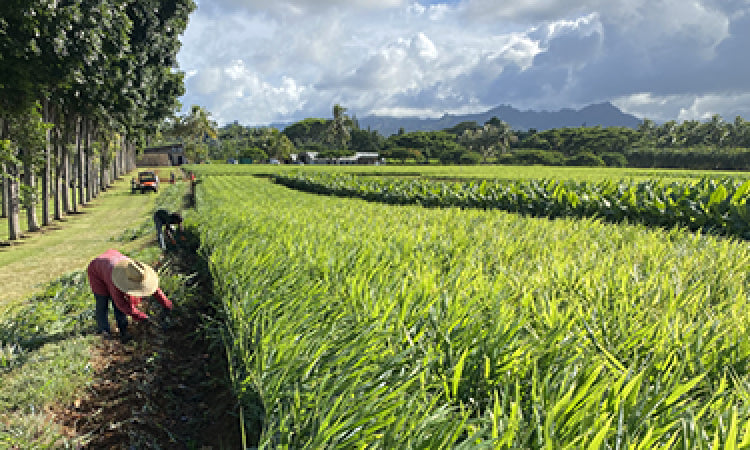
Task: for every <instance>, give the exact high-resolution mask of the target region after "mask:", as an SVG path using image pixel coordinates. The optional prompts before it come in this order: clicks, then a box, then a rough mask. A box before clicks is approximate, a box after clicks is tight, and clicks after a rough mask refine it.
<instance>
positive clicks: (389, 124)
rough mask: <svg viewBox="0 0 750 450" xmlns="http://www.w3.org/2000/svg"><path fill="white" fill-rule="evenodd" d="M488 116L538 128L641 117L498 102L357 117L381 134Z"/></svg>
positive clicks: (634, 122) (604, 107)
mask: <svg viewBox="0 0 750 450" xmlns="http://www.w3.org/2000/svg"><path fill="white" fill-rule="evenodd" d="M492 117H498V118H500V119H501V120H503V121H505V122H507V123H508V124H510V126H511V127H512V128H513V129H515V130H528V129H530V128H534V129H536V130H539V131H543V130H548V129H551V128H563V127H579V126H582V125H585V126H596V125H601V126H603V127H610V126H620V127H628V128H636V127H637V126H638V125H639V124H640V123H641V120H640V119H638V118H637V117H635V116H633V115H631V114H625V113H624V112H622V111H620V110H619V109H618V108H617V107H616V106H614V105H613V104H611V103H609V102H605V103H598V104H594V105H589V106H586V107H584V108H582V109H579V110H574V109H562V110H560V111H521V110H519V109H516V108H514V107H512V106H508V105H501V106H498V107H495V108H493V109H490V110H489V111H486V112H483V113H478V114H467V115H451V114H446V115H444V116H443V117H441V118H439V119H418V118H408V117H387V116H366V117H361V118H359V126H360V128H368V127H369V128H370V129H372V130H377V131H378V132H380V133H381V134H383V135H385V136H390V135H391V134H395V133H397V132H398V130H399V128H404V130H405V131H407V132H409V131H435V130H442V129H445V128H450V127H452V126H454V125H456V124H459V123H461V122H470V121H475V122H477V123H480V124H482V123H485V122H486V121H488V120H489V119H491V118H492Z"/></svg>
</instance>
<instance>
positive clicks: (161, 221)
mask: <svg viewBox="0 0 750 450" xmlns="http://www.w3.org/2000/svg"><path fill="white" fill-rule="evenodd" d="M172 225H177V228H178V229H179V230H180V231H182V216H181V215H180V213H170V212H169V211H167V210H166V209H158V210H156V212H155V213H154V227H156V240H157V241H158V242H159V248H161V249H162V250H166V249H167V239H169V240H171V241H172V242H175V239H176V236H175V235H174V231H175V230H173V229H172Z"/></svg>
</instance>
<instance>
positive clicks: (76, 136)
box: [70, 116, 81, 213]
mask: <svg viewBox="0 0 750 450" xmlns="http://www.w3.org/2000/svg"><path fill="white" fill-rule="evenodd" d="M80 131H81V129H80V120H79V119H78V117H76V116H74V117H73V140H74V141H75V144H74V146H73V149H72V150H73V155H72V156H73V157H72V158H71V161H70V165H71V169H72V170H71V171H70V172H71V174H70V175H71V176H70V205H71V206H72V207H73V212H74V213H77V212H78V200H77V198H76V197H77V196H78V189H77V188H78V177H79V175H78V173H79V171H78V155H79V153H80V152H79V149H80V148H81V133H80Z"/></svg>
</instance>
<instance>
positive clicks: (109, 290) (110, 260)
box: [87, 249, 172, 321]
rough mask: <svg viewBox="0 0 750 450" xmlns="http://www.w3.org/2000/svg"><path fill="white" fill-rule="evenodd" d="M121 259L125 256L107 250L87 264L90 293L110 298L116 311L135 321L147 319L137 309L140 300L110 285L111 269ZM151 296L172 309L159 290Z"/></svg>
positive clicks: (112, 250)
mask: <svg viewBox="0 0 750 450" xmlns="http://www.w3.org/2000/svg"><path fill="white" fill-rule="evenodd" d="M123 259H127V256H125V255H123V254H122V253H120V252H118V251H117V250H114V249H109V250H107V251H106V252H104V253H102V254H101V255H99V256H97V257H96V258H94V260H93V261H91V262H90V263H89V267H88V270H87V272H88V276H89V285H90V286H91V291H92V292H93V293H94V294H97V295H107V296H109V297H112V301H114V303H115V306H117V309H119V310H120V311H122V312H123V313H125V314H127V315H129V316H131V317H133V319H134V320H136V321H141V320H145V319H148V316H147V315H146V314H144V313H143V312H141V311H139V310H138V308H137V306H138V305H139V304H140V303H141V298H140V297H134V296H132V295H127V294H126V293H124V292H122V291H121V290H119V289H117V287H116V286H115V284H114V283H112V269H113V268H114V267H115V263H117V261H120V260H123ZM152 295H153V297H154V298H155V299H156V300H158V301H159V303H161V304H162V306H164V307H165V308H167V309H172V302H170V301H169V299H168V298H167V296H166V295H164V292H162V291H161V289H157V290H156V292H154V293H153V294H152Z"/></svg>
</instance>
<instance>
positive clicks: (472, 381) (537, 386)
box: [191, 177, 750, 449]
mask: <svg viewBox="0 0 750 450" xmlns="http://www.w3.org/2000/svg"><path fill="white" fill-rule="evenodd" d="M196 201H197V203H196V208H197V209H196V212H195V216H193V218H192V219H191V220H194V221H195V222H194V223H195V224H196V226H198V227H199V230H200V236H201V241H202V245H203V249H204V251H205V252H206V254H207V255H209V259H210V260H209V265H210V268H211V271H212V274H213V279H214V292H215V294H216V295H218V296H219V297H220V299H221V301H222V304H223V307H224V310H225V311H224V312H225V316H226V318H227V330H226V333H227V340H226V341H227V343H228V345H229V352H228V353H229V355H230V356H231V367H232V379H233V381H234V384H235V388H236V392H237V395H238V397H239V400H240V404H241V405H243V417H244V418H245V423H246V424H247V426H248V427H249V426H250V425H251V423H258V422H259V423H262V424H263V426H262V436H261V441H260V444H259V447H260V448H542V447H544V448H620V449H642V448H655V447H674V448H676V447H680V448H737V447H743V446H746V445H748V444H750V422H749V421H748V419H750V407H749V406H748V403H747V402H746V398H747V395H748V394H747V393H748V391H747V386H748V385H749V384H748V383H749V382H750V377H749V376H748V364H750V333H748V332H749V331H750V317H749V316H748V315H747V309H748V306H750V305H748V303H750V300H749V292H748V281H750V280H749V279H748V274H747V271H746V267H748V264H749V263H750V248H748V246H747V245H745V243H744V242H732V241H729V240H718V239H716V238H713V237H710V236H700V235H696V234H692V233H684V232H680V231H678V230H670V231H664V230H647V229H643V228H638V227H631V226H625V225H607V224H602V223H598V222H597V221H593V220H588V219H583V220H560V221H555V222H550V221H546V220H538V219H533V218H524V217H519V216H517V215H512V214H503V213H498V214H486V213H484V212H482V211H477V210H461V209H458V208H450V209H426V208H421V207H418V206H391V205H384V204H381V203H368V202H363V201H359V200H353V199H342V198H332V197H322V196H315V195H310V194H306V193H301V192H295V191H290V190H288V189H284V188H283V187H281V186H276V185H274V184H272V183H269V182H268V181H267V180H260V179H255V178H251V177H206V178H205V179H204V182H203V183H201V184H200V185H199V186H198V191H197V198H196ZM258 404H260V405H258Z"/></svg>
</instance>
